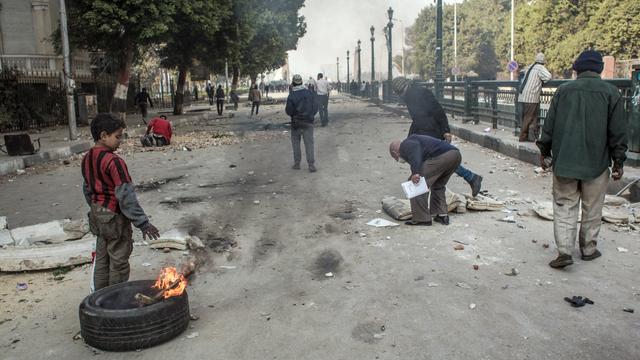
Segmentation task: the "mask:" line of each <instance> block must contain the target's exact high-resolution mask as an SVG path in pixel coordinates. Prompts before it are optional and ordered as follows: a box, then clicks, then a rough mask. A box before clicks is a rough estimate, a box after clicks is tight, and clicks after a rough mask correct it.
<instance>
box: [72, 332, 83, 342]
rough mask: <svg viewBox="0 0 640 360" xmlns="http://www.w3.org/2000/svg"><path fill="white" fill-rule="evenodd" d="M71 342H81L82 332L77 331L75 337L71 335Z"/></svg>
mask: <svg viewBox="0 0 640 360" xmlns="http://www.w3.org/2000/svg"><path fill="white" fill-rule="evenodd" d="M73 340H82V332H81V331H78V332H77V333H76V334H75V335H73Z"/></svg>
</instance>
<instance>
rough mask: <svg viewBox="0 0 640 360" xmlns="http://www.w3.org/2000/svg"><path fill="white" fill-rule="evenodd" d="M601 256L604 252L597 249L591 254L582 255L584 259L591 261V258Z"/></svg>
mask: <svg viewBox="0 0 640 360" xmlns="http://www.w3.org/2000/svg"><path fill="white" fill-rule="evenodd" d="M600 256H602V253H601V252H600V251H598V250H596V251H594V252H593V254H591V255H582V260H584V261H591V260H594V259H597V258H599V257H600Z"/></svg>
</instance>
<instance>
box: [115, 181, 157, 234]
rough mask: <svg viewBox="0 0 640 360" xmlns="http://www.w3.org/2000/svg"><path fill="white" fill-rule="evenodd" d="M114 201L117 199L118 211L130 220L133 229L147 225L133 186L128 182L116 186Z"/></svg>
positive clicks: (147, 220) (147, 221) (145, 216)
mask: <svg viewBox="0 0 640 360" xmlns="http://www.w3.org/2000/svg"><path fill="white" fill-rule="evenodd" d="M116 199H118V205H119V206H120V211H122V213H123V214H124V216H126V217H127V219H129V220H131V222H132V223H133V225H134V226H135V227H137V228H138V229H142V228H144V227H145V226H146V225H147V224H148V223H149V218H148V217H147V214H145V213H144V210H142V206H140V203H139V202H138V198H137V197H136V190H135V188H134V187H133V184H131V183H130V182H128V183H123V184H121V185H120V186H116Z"/></svg>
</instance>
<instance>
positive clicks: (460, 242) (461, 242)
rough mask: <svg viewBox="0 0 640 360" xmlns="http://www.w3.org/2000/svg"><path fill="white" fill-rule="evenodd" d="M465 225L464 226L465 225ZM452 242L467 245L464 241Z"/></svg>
mask: <svg viewBox="0 0 640 360" xmlns="http://www.w3.org/2000/svg"><path fill="white" fill-rule="evenodd" d="M465 227H466V226H465ZM453 242H454V243H458V244H462V245H469V244H468V243H466V242H463V241H460V240H453Z"/></svg>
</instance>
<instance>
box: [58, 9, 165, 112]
mask: <svg viewBox="0 0 640 360" xmlns="http://www.w3.org/2000/svg"><path fill="white" fill-rule="evenodd" d="M68 2H69V11H68V13H69V34H70V38H71V41H72V42H73V44H74V45H75V46H76V47H79V48H84V49H88V50H91V51H105V52H107V53H108V54H109V56H113V57H114V58H116V59H118V61H117V62H118V75H117V84H116V88H115V91H114V94H113V97H114V101H113V102H112V110H113V111H118V112H121V113H123V112H124V111H125V109H126V99H127V89H128V85H129V76H130V74H131V66H132V64H133V61H134V58H135V57H136V55H137V54H138V52H139V51H140V49H143V48H145V47H147V46H149V45H151V44H154V43H158V42H159V41H160V40H161V39H162V38H163V37H164V36H165V35H166V34H167V32H168V30H169V29H170V28H171V27H172V25H173V24H172V15H173V14H174V13H175V10H176V8H175V2H176V1H175V0H154V1H140V0H68Z"/></svg>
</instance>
